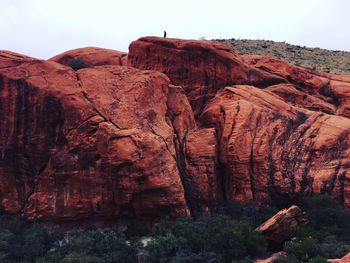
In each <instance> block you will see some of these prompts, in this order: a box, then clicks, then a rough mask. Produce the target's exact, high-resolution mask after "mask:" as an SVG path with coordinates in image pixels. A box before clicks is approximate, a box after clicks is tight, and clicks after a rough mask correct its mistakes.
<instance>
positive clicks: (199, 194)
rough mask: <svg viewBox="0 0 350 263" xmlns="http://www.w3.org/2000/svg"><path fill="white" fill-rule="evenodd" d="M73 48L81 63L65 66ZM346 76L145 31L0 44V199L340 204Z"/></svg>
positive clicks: (182, 209) (115, 214)
mask: <svg viewBox="0 0 350 263" xmlns="http://www.w3.org/2000/svg"><path fill="white" fill-rule="evenodd" d="M76 57H79V58H81V59H83V60H84V61H86V62H88V64H89V68H85V69H80V70H78V71H73V70H72V69H71V68H70V67H68V66H67V65H69V61H70V60H72V59H74V58H76ZM349 117H350V77H348V76H339V75H331V74H327V73H322V72H316V71H313V70H310V69H306V68H301V67H295V66H292V65H290V64H288V63H286V62H283V61H280V60H277V59H274V58H268V57H260V56H240V55H238V54H237V53H236V52H235V51H234V50H232V49H230V48H229V47H228V46H226V45H224V44H219V43H214V42H209V41H194V40H179V39H168V38H156V37H144V38H140V39H139V40H136V41H134V42H133V43H131V45H130V48H129V53H128V55H127V56H125V54H123V53H122V52H117V51H111V50H104V49H95V48H85V49H78V50H74V51H68V52H66V53H63V54H61V55H58V56H56V57H54V58H52V59H50V60H48V61H42V60H37V59H34V58H30V57H27V56H23V55H20V54H15V53H11V52H7V51H2V52H0V122H1V123H0V132H1V136H0V157H1V158H0V178H1V180H0V182H1V183H0V208H1V210H3V211H4V212H5V213H8V214H13V215H20V216H23V217H25V218H28V219H31V220H34V219H40V220H45V221H52V222H68V221H79V220H81V221H82V220H89V219H93V220H107V219H108V220H122V219H127V220H128V219H140V220H141V219H143V220H146V221H153V220H156V219H159V218H161V217H166V216H171V217H176V216H182V215H193V216H201V215H205V214H210V213H212V212H214V211H216V210H217V209H218V208H219V207H220V206H221V205H222V204H223V203H224V202H226V201H227V200H229V199H235V200H239V201H240V202H243V203H244V202H255V203H256V204H257V205H260V204H266V203H270V204H274V205H278V206H286V205H288V204H290V203H292V202H293V201H295V200H297V199H302V198H304V197H306V196H309V195H312V194H313V193H320V192H321V193H327V194H330V195H331V196H333V197H334V198H335V199H337V200H338V201H339V202H341V203H343V204H344V205H345V206H347V207H349V206H350V188H349V180H348V179H349V176H350V158H349V156H350V147H349V145H350V141H349V140H350V139H349V138H350V136H349V134H350V119H349Z"/></svg>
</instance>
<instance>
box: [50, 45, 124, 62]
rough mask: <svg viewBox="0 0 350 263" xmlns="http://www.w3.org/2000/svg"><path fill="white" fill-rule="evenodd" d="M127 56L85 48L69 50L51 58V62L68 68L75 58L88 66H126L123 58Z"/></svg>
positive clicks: (120, 53) (110, 50)
mask: <svg viewBox="0 0 350 263" xmlns="http://www.w3.org/2000/svg"><path fill="white" fill-rule="evenodd" d="M126 57H127V54H126V53H125V52H120V51H116V50H112V49H106V48H98V47H85V48H77V49H73V50H69V51H67V52H64V53H62V54H59V55H57V56H54V57H53V58H50V60H51V61H55V62H57V63H60V64H63V65H66V66H69V64H70V63H71V61H72V60H73V59H75V58H80V59H81V60H82V61H84V62H85V63H86V64H88V65H89V66H103V65H116V66H121V65H126V64H127V62H126V61H125V58H126Z"/></svg>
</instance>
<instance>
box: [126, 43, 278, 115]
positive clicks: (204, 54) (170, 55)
mask: <svg viewBox="0 0 350 263" xmlns="http://www.w3.org/2000/svg"><path fill="white" fill-rule="evenodd" d="M128 62H129V63H130V65H131V66H133V67H136V68H140V69H153V70H158V71H161V72H163V73H165V74H166V75H167V76H168V77H169V78H170V80H171V81H172V83H173V84H175V85H181V86H182V87H183V88H184V90H185V92H186V95H187V96H188V99H189V101H190V103H191V106H192V108H193V110H194V113H195V116H197V115H198V114H199V113H200V112H201V110H202V109H203V108H204V106H205V104H206V102H207V101H208V100H209V99H211V98H212V97H214V96H215V94H216V92H217V91H218V90H220V89H221V88H223V87H225V86H227V85H231V84H243V83H244V84H245V83H251V84H256V85H259V86H268V85H271V84H273V83H281V82H284V80H283V79H282V78H280V77H278V76H276V75H273V74H270V73H268V72H264V71H261V70H259V69H255V68H254V67H250V66H248V65H246V64H244V63H243V62H242V61H241V58H240V57H239V56H238V54H237V53H236V52H235V51H234V50H233V49H231V48H229V47H228V46H227V45H225V44H222V43H215V42H211V41H203V40H202V41H198V40H180V39H171V38H157V37H143V38H140V39H138V40H137V41H134V42H132V43H131V44H130V47H129V55H128Z"/></svg>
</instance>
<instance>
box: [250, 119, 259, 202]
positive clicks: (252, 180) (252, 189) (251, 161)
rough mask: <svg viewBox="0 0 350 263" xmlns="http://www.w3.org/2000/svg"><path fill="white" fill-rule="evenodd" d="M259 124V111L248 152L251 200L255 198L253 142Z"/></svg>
mask: <svg viewBox="0 0 350 263" xmlns="http://www.w3.org/2000/svg"><path fill="white" fill-rule="evenodd" d="M260 126H261V113H259V115H258V117H257V120H256V126H255V129H254V135H253V138H252V142H251V146H250V154H249V179H250V188H251V191H252V196H253V201H255V199H256V189H255V174H254V142H255V139H256V136H257V134H258V131H259V128H260Z"/></svg>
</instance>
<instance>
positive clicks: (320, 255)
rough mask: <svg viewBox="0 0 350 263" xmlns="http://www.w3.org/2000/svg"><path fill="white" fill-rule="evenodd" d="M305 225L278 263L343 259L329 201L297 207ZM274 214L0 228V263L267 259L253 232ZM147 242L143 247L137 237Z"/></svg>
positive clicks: (238, 209)
mask: <svg viewBox="0 0 350 263" xmlns="http://www.w3.org/2000/svg"><path fill="white" fill-rule="evenodd" d="M303 206H304V207H303V208H304V209H305V210H306V211H307V214H308V218H309V224H308V225H307V226H302V227H299V229H298V230H297V232H296V233H295V234H294V235H293V236H292V237H291V238H290V239H289V240H288V241H287V242H285V244H284V246H283V250H284V251H285V252H287V255H288V256H287V257H285V258H282V259H280V260H279V261H278V262H280V263H297V262H312V263H316V262H317V263H319V262H326V258H339V257H342V256H344V255H345V254H346V253H347V252H348V251H350V230H349V228H348V226H349V224H350V213H349V212H348V211H346V210H344V209H343V207H342V206H341V205H339V204H338V203H336V202H335V201H333V200H332V199H331V198H329V197H328V196H324V195H316V196H314V197H312V198H310V199H308V200H307V201H306V202H305V203H304V205H303ZM276 211H277V209H276V208H273V207H263V208H261V209H256V208H255V206H254V205H252V204H246V205H241V204H239V203H237V202H235V201H230V202H228V203H227V204H226V205H225V206H224V207H223V208H222V209H221V210H220V211H218V213H217V214H215V215H213V216H210V217H203V218H200V219H193V218H178V219H176V220H170V219H167V220H162V221H160V222H159V223H157V224H155V225H154V226H153V228H152V229H146V228H145V227H144V226H143V225H140V224H137V223H134V224H131V225H130V226H129V227H128V228H127V229H126V230H124V231H119V230H117V229H108V230H101V229H95V228H91V229H84V230H82V229H73V230H70V231H68V232H63V231H61V230H58V229H52V228H51V229H48V228H46V227H45V226H43V225H41V224H37V223H29V222H24V221H18V220H10V219H8V218H6V217H5V216H2V217H1V220H0V261H1V262H4V263H12V262H23V263H24V262H26V263H27V262H28V263H29V262H36V263H39V262H40V263H41V262H61V263H73V262H84V263H88V262H91V263H93V262H94V263H96V262H98V263H99V262H101V263H104V262H125V263H129V262H130V263H132V262H135V263H136V262H145V263H163V262H172V263H190V262H191V263H193V262H194V263H196V262H198V263H199V262H201V263H203V262H207V263H216V262H217V263H219V262H225V263H226V262H228V263H238V262H241V263H243V262H252V260H253V259H254V258H261V257H267V256H268V255H269V254H271V253H272V252H274V251H271V250H270V248H269V246H268V244H267V242H266V240H265V239H264V237H263V236H262V235H261V234H260V233H258V232H256V231H255V230H254V229H255V228H256V227H257V226H258V225H260V224H261V223H262V222H264V221H265V220H266V219H268V218H269V217H271V216H272V215H273V214H275V212H276ZM145 236H146V237H147V240H148V241H147V242H146V243H147V245H145V244H146V243H142V242H141V240H142V239H141V237H145Z"/></svg>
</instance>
